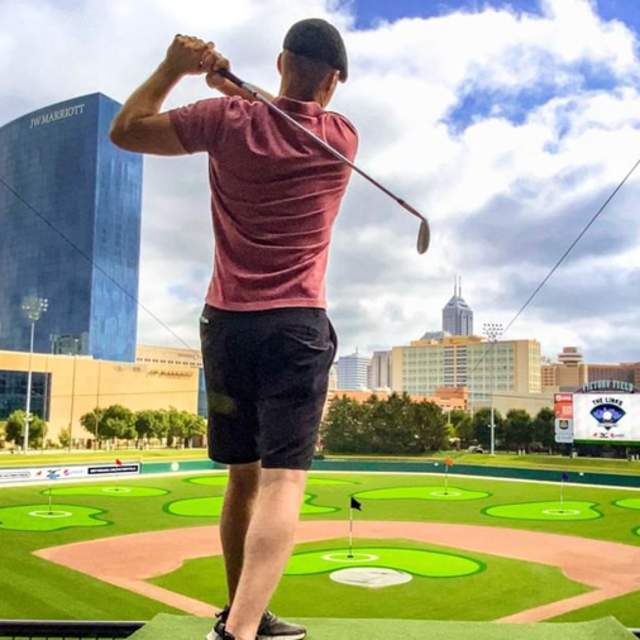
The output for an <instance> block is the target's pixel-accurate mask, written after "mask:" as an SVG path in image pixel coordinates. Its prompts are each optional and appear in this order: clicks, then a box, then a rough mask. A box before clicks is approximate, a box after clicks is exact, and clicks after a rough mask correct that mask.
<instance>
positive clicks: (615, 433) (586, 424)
mask: <svg viewBox="0 0 640 640" xmlns="http://www.w3.org/2000/svg"><path fill="white" fill-rule="evenodd" d="M573 432H574V439H575V440H576V441H578V442H604V443H611V444H640V394H632V393H603V394H594V393H584V394H582V393H576V394H574V395H573Z"/></svg>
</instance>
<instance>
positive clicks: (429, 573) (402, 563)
mask: <svg viewBox="0 0 640 640" xmlns="http://www.w3.org/2000/svg"><path fill="white" fill-rule="evenodd" d="M349 567H385V568H387V569H396V570H398V571H404V572H406V573H412V574H414V575H416V576H421V577H423V578H458V577H460V576H468V575H471V574H473V573H478V572H479V571H482V570H483V569H484V565H483V564H482V563H481V562H478V561H477V560H473V559H472V558H467V557H464V556H461V555H459V554H457V553H456V554H453V553H443V552H441V551H427V550H426V549H403V548H401V547H390V546H384V547H361V546H358V548H357V549H355V550H354V551H353V552H352V553H349V549H348V548H345V549H337V550H336V549H326V548H324V547H323V548H322V549H318V550H317V551H305V552H301V553H295V554H294V555H293V556H292V557H291V558H290V559H289V563H288V564H287V567H286V569H285V571H284V575H285V576H304V575H313V574H324V573H331V572H332V571H337V570H339V569H346V568H349Z"/></svg>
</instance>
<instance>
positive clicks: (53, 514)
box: [0, 503, 109, 533]
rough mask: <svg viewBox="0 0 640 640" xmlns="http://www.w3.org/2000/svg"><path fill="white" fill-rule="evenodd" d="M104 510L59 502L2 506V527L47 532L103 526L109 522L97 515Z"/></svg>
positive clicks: (0, 513)
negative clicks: (50, 504)
mask: <svg viewBox="0 0 640 640" xmlns="http://www.w3.org/2000/svg"><path fill="white" fill-rule="evenodd" d="M102 512H103V511H102V509H93V508H91V507H82V506H79V505H72V504H57V503H56V504H54V505H52V506H49V504H48V503H44V504H25V505H20V506H14V507H0V529H13V530H15V531H37V532H40V533H46V532H49V531H58V530H60V529H70V528H72V527H103V526H104V525H107V524H109V522H108V521H106V520H103V519H99V518H96V517H95V516H97V515H99V514H101V513H102Z"/></svg>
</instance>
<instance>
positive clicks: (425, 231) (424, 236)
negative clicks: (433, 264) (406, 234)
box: [418, 220, 431, 254]
mask: <svg viewBox="0 0 640 640" xmlns="http://www.w3.org/2000/svg"><path fill="white" fill-rule="evenodd" d="M430 241H431V232H430V230H429V223H428V222H427V221H426V220H423V221H422V222H421V223H420V231H418V253H420V254H423V253H426V251H427V249H428V248H429V242H430Z"/></svg>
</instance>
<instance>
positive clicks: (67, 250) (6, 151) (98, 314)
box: [0, 93, 142, 362]
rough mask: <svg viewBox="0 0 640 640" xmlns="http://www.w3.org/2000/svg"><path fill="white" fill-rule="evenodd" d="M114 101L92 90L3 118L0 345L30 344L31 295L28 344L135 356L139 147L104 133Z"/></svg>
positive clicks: (103, 355)
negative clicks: (121, 144)
mask: <svg viewBox="0 0 640 640" xmlns="http://www.w3.org/2000/svg"><path fill="white" fill-rule="evenodd" d="M119 108H120V104H119V103H117V102H115V101H114V100H112V99H111V98H108V97H106V96H104V95H102V94H99V93H95V94H92V95H87V96H82V97H79V98H74V99H72V100H67V101H65V102H61V103H59V104H55V105H51V106H48V107H44V108H43V109H39V110H37V111H34V112H33V113H29V114H27V115H24V116H22V117H20V118H18V119H16V120H13V121H12V122H9V123H8V124H6V125H4V126H3V127H1V128H0V175H1V176H2V178H3V179H4V180H5V181H6V182H7V183H8V184H9V185H10V188H11V189H7V187H6V186H4V185H0V350H1V349H5V350H9V351H24V350H28V349H29V324H28V322H27V321H26V320H25V319H24V317H23V315H22V310H21V306H22V302H23V300H24V299H25V298H26V297H27V296H37V297H40V298H47V300H48V303H49V306H48V310H47V312H46V313H45V314H43V316H42V318H41V319H40V320H39V321H38V324H37V330H36V341H35V351H38V352H41V353H50V352H52V351H53V352H55V353H69V354H82V355H91V356H94V357H95V358H99V359H105V360H112V361H130V362H133V361H134V360H135V349H136V325H137V304H136V301H135V300H136V299H137V295H138V263H139V256H140V215H141V195H142V156H140V155H138V154H133V153H129V152H126V151H122V150H121V149H118V148H117V147H115V146H114V145H113V144H112V143H111V141H110V140H109V128H110V126H111V121H112V119H113V117H114V115H115V114H116V113H117V111H118V110H119ZM12 190H13V191H12ZM65 238H66V239H65Z"/></svg>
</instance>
